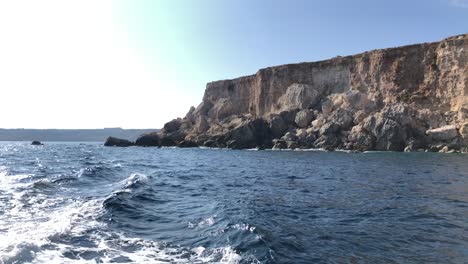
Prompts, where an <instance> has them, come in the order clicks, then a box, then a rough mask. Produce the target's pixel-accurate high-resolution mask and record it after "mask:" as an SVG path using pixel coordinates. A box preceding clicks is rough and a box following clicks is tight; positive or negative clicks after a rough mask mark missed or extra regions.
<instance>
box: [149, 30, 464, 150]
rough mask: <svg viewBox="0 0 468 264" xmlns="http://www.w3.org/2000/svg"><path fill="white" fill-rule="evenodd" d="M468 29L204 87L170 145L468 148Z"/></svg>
mask: <svg viewBox="0 0 468 264" xmlns="http://www.w3.org/2000/svg"><path fill="white" fill-rule="evenodd" d="M467 38H468V34H464V35H459V36H454V37H450V38H447V39H444V40H442V41H440V42H433V43H423V44H416V45H409V46H403V47H397V48H389V49H381V50H373V51H369V52H364V53H361V54H357V55H352V56H346V57H335V58H332V59H329V60H324V61H318V62H310V63H298V64H288V65H281V66H275V67H269V68H265V69H261V70H259V71H258V72H257V73H256V74H255V75H251V76H245V77H240V78H237V79H233V80H222V81H216V82H211V83H208V84H207V87H206V90H205V94H204V96H203V101H202V103H201V104H200V105H199V106H198V107H197V108H194V107H192V108H191V109H190V111H189V112H188V113H187V115H186V116H185V117H184V118H178V119H174V120H172V121H170V122H168V123H167V124H166V125H165V126H164V129H162V130H161V131H160V133H159V134H158V137H159V138H158V142H159V144H160V145H163V146H172V145H180V146H196V145H200V146H208V147H222V148H224V147H227V148H235V149H244V148H256V147H258V148H276V149H286V148H288V149H295V148H323V149H328V150H333V149H346V150H357V151H367V150H392V151H403V150H405V151H416V150H430V151H466V150H467V146H468V118H467V117H468V66H467V54H468V45H467Z"/></svg>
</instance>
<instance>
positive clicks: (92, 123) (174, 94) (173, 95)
mask: <svg viewBox="0 0 468 264" xmlns="http://www.w3.org/2000/svg"><path fill="white" fill-rule="evenodd" d="M463 33H468V0H420V1H418V0H413V1H411V0H392V1H384V0H356V1H349V0H322V1H320V0H315V1H314V0H284V1H279V0H237V1H227V0H167V1H165V0H114V1H111V0H74V1H73V0H42V1H37V0H30V1H27V0H14V1H13V0H11V1H9V0H0V127H1V128H103V127H123V128H159V127H162V126H163V125H164V123H165V122H168V121H170V120H171V119H173V118H175V117H179V116H180V117H183V116H184V115H185V113H186V112H187V111H188V110H189V108H190V106H192V105H193V106H197V105H198V104H199V103H200V102H201V99H202V97H203V92H204V89H205V86H206V83H207V82H210V81H215V80H220V79H230V78H235V77H239V76H243V75H250V74H254V73H255V72H256V71H257V70H258V69H260V68H264V67H269V66H274V65H281V64H286V63H297V62H305V61H317V60H323V59H327V58H332V57H335V56H337V55H341V56H344V55H351V54H356V53H360V52H364V51H366V50H372V49H378V48H387V47H394V46H400V45H407V44H414V43H420V42H431V41H438V40H441V39H443V38H446V37H449V36H451V35H457V34H463Z"/></svg>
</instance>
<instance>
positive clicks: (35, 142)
mask: <svg viewBox="0 0 468 264" xmlns="http://www.w3.org/2000/svg"><path fill="white" fill-rule="evenodd" d="M31 145H33V146H42V145H44V144H42V143H41V142H40V141H37V140H34V141H33V142H31Z"/></svg>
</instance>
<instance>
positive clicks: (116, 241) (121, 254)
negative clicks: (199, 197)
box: [0, 167, 242, 264]
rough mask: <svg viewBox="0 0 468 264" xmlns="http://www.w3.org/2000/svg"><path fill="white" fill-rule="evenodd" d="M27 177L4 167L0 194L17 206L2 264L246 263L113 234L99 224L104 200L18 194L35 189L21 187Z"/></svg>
mask: <svg viewBox="0 0 468 264" xmlns="http://www.w3.org/2000/svg"><path fill="white" fill-rule="evenodd" d="M26 177H30V175H8V170H7V168H6V167H0V189H1V190H2V191H4V192H3V193H5V192H6V191H8V192H9V193H10V194H11V198H12V199H11V201H12V203H13V208H12V209H11V210H7V211H5V212H4V214H2V215H0V253H1V254H0V263H52V264H54V263H96V262H102V263H112V262H115V261H116V260H122V261H127V262H133V263H168V262H169V263H238V262H239V261H240V260H241V259H242V257H241V256H240V255H239V254H238V253H237V252H235V250H234V249H232V248H231V247H229V246H226V247H219V248H212V249H206V248H203V247H196V248H193V249H190V248H180V247H174V246H168V245H166V244H164V243H160V242H157V241H151V240H145V239H140V238H131V237H128V236H126V235H124V234H122V233H119V232H115V231H111V230H110V229H109V228H108V226H107V224H106V223H105V222H102V221H101V220H99V219H100V217H102V216H103V215H104V213H105V209H104V207H103V199H94V200H90V201H80V200H68V199H65V198H56V199H51V198H48V197H46V196H45V195H41V194H37V193H34V195H31V194H28V193H27V192H17V189H18V188H19V187H25V186H27V184H30V185H32V184H33V183H22V180H23V179H25V178H26ZM146 181H148V177H147V176H145V175H143V174H132V175H130V176H129V177H128V178H127V179H125V180H124V181H122V183H121V185H122V186H123V187H124V190H125V189H131V188H133V186H134V185H135V184H137V183H141V182H143V183H144V182H146ZM214 221H215V219H214V217H208V218H206V219H203V220H202V223H203V225H208V226H209V225H212V224H214ZM70 237H75V238H77V239H81V237H86V239H87V240H89V241H91V243H92V244H93V245H94V246H89V245H88V246H80V245H76V244H75V243H74V244H73V245H70V244H69V243H66V242H64V239H65V238H70ZM70 254H71V256H72V258H71V257H70ZM90 256H91V257H90Z"/></svg>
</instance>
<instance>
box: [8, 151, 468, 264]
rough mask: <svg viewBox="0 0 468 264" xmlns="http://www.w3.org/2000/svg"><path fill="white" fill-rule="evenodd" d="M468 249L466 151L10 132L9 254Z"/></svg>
mask: <svg viewBox="0 0 468 264" xmlns="http://www.w3.org/2000/svg"><path fill="white" fill-rule="evenodd" d="M1 262H4V263H75V262H78V263H111V262H120V263H122V262H123V263H125V262H134V263H467V262H468V156H467V155H462V154H438V153H360V154H348V153H340V152H330V153H327V152H297V151H247V150H244V151H237V150H217V149H174V148H162V149H157V148H136V147H135V148H133V147H132V148H105V147H102V146H101V145H100V144H94V143H86V144H79V143H49V144H46V145H45V146H30V145H28V144H27V143H0V263H1Z"/></svg>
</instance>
